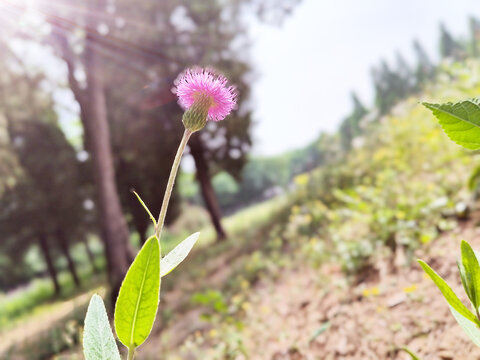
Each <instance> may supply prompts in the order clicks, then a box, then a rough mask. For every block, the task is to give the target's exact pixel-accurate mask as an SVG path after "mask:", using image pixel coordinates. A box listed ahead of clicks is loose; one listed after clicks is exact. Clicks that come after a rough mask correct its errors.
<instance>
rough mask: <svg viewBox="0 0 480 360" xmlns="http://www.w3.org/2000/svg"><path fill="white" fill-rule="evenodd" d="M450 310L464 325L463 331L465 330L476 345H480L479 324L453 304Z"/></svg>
mask: <svg viewBox="0 0 480 360" xmlns="http://www.w3.org/2000/svg"><path fill="white" fill-rule="evenodd" d="M450 310H451V312H452V314H453V316H454V317H455V320H457V322H458V324H459V325H460V326H461V327H462V329H463V331H465V333H466V334H467V335H468V337H469V338H470V339H471V340H472V341H473V342H474V343H475V345H477V346H480V328H479V327H478V324H476V323H473V322H472V321H470V320H469V319H467V318H466V317H465V316H463V315H461V314H460V313H459V312H458V311H456V310H455V309H454V308H453V307H451V306H450Z"/></svg>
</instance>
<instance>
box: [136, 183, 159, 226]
mask: <svg viewBox="0 0 480 360" xmlns="http://www.w3.org/2000/svg"><path fill="white" fill-rule="evenodd" d="M132 192H133V193H134V194H135V196H136V197H137V200H138V202H139V203H140V204H141V205H142V206H143V208H144V209H145V211H146V212H147V214H148V216H149V217H150V220H152V222H153V226H157V220H155V217H154V216H153V215H152V212H151V211H150V209H149V208H148V206H147V204H145V202H144V201H143V200H142V198H141V197H140V195H138V194H137V192H136V191H132Z"/></svg>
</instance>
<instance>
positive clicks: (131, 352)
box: [127, 346, 135, 360]
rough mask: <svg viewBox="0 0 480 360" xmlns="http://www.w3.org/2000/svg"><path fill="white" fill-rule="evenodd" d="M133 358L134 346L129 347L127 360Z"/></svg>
mask: <svg viewBox="0 0 480 360" xmlns="http://www.w3.org/2000/svg"><path fill="white" fill-rule="evenodd" d="M134 356H135V346H131V347H129V348H128V357H127V360H133V357H134Z"/></svg>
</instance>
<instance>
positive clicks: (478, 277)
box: [461, 241, 480, 312]
mask: <svg viewBox="0 0 480 360" xmlns="http://www.w3.org/2000/svg"><path fill="white" fill-rule="evenodd" d="M461 250H462V264H463V269H461V275H462V283H463V286H464V287H465V291H466V292H467V295H468V297H469V299H470V301H471V302H472V305H473V307H474V308H475V311H476V312H477V311H478V307H479V306H480V265H479V264H478V260H477V257H476V255H475V253H474V251H473V249H472V248H471V247H470V245H469V244H468V243H467V242H466V241H462V244H461Z"/></svg>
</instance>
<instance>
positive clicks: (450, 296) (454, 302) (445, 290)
mask: <svg viewBox="0 0 480 360" xmlns="http://www.w3.org/2000/svg"><path fill="white" fill-rule="evenodd" d="M418 263H419V264H420V266H421V267H422V268H423V270H424V271H425V272H426V273H427V274H428V276H430V278H431V279H432V280H433V282H434V283H435V284H436V285H437V287H438V288H439V289H440V291H441V292H442V294H443V296H444V297H445V300H447V302H448V304H449V305H450V306H451V307H452V308H453V309H454V310H456V311H457V312H458V313H459V314H460V315H462V316H463V317H465V318H466V319H468V320H470V321H472V322H473V323H475V324H477V325H479V324H480V321H479V320H478V319H477V317H476V316H475V315H474V314H473V313H472V312H471V311H470V310H468V308H467V307H466V306H465V305H464V304H463V303H462V302H461V301H460V299H459V298H458V297H457V295H456V294H455V293H454V292H453V290H452V289H451V288H450V286H448V284H447V283H446V282H445V280H443V279H442V277H441V276H440V275H438V274H437V273H436V272H435V271H434V270H433V269H432V268H431V267H430V266H428V265H427V263H425V262H424V261H422V260H418Z"/></svg>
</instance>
